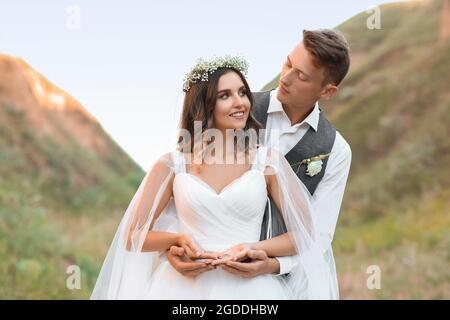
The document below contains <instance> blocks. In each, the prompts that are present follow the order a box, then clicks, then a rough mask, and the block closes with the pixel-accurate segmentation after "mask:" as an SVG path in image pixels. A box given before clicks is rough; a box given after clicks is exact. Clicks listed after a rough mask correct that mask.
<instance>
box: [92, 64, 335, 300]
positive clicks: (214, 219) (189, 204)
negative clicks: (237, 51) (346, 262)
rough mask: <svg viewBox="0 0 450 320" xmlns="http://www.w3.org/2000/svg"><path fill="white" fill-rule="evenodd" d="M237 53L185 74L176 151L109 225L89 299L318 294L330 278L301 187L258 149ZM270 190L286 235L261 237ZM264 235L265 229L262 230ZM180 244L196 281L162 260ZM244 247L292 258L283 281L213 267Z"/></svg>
mask: <svg viewBox="0 0 450 320" xmlns="http://www.w3.org/2000/svg"><path fill="white" fill-rule="evenodd" d="M246 72H247V63H246V61H245V60H243V59H242V58H240V57H228V56H226V57H223V58H216V59H213V60H211V61H205V60H200V61H199V62H198V63H197V65H196V66H194V68H193V69H192V70H191V71H190V73H188V74H187V76H186V79H185V83H184V91H185V94H186V95H185V99H184V105H183V111H182V116H181V122H180V127H181V128H180V139H179V141H178V148H177V149H176V150H174V151H172V152H170V153H167V154H165V155H163V156H162V157H161V158H160V159H159V160H158V161H157V162H156V163H155V164H154V165H153V166H152V168H151V169H150V170H149V171H148V172H147V174H146V176H145V177H144V179H143V181H142V183H141V185H140V186H139V188H138V190H137V192H136V194H135V195H134V197H133V199H132V200H131V203H130V204H129V206H128V208H127V210H126V212H125V214H124V216H123V218H122V221H121V222H120V225H119V227H118V230H117V232H116V235H115V237H114V240H113V242H112V245H111V247H110V249H109V251H108V253H107V256H106V259H105V261H104V263H103V266H102V269H101V272H100V275H99V277H98V279H97V283H96V285H95V288H94V291H93V293H92V296H91V299H327V298H328V297H330V296H331V295H332V294H333V293H332V292H331V290H332V289H331V287H332V286H331V283H332V282H333V281H334V279H332V275H331V274H330V272H329V268H328V266H327V262H326V261H325V259H324V257H323V255H322V253H321V250H320V247H319V245H318V244H317V242H316V233H315V228H314V223H313V219H312V215H313V214H314V213H313V212H312V211H311V206H310V203H309V198H308V196H307V192H308V191H307V189H306V187H305V186H304V185H303V183H302V182H301V181H300V180H299V179H298V178H297V176H296V175H295V173H294V172H293V171H292V169H291V167H290V165H289V163H288V162H287V160H286V159H285V158H284V157H283V155H281V154H280V153H278V152H277V151H276V150H275V149H271V148H267V147H264V146H260V144H258V142H259V139H258V134H259V133H260V131H261V130H262V129H261V126H260V125H259V123H258V122H257V121H256V120H255V119H254V118H253V116H252V114H251V108H252V102H253V99H252V94H251V92H250V89H249V86H248V83H247V81H246V79H245V77H244V75H245V74H246ZM268 196H270V197H271V198H272V199H273V200H274V203H275V204H276V205H277V207H278V209H279V211H280V212H281V213H282V215H283V219H284V221H285V223H286V227H287V232H286V233H284V234H282V235H279V236H276V237H271V236H270V232H268V236H267V239H266V240H263V241H260V240H259V239H260V232H261V223H262V219H263V215H264V210H265V207H266V203H267V200H268ZM269 225H270V223H269ZM269 231H270V230H269ZM173 245H176V246H180V247H183V248H184V250H185V252H186V254H187V256H188V257H189V258H191V259H199V260H200V261H203V262H204V263H205V264H206V265H208V266H209V271H207V272H204V273H202V274H200V275H198V276H197V277H195V278H191V277H185V276H183V275H181V274H180V273H178V272H177V271H176V270H175V269H174V268H173V267H172V266H171V265H170V264H169V262H168V261H167V260H163V259H161V256H162V255H163V254H164V252H165V251H166V250H169V248H170V247H171V246H173ZM250 249H256V250H264V251H265V252H266V253H267V255H268V256H272V257H276V256H294V255H295V257H296V259H298V261H299V263H297V264H296V267H295V268H294V270H292V271H291V272H290V273H289V275H288V276H286V277H276V276H273V275H269V274H264V275H260V276H257V277H253V278H241V277H238V276H235V275H233V274H230V273H228V272H226V271H224V270H222V269H221V266H222V265H223V264H225V263H226V262H227V261H229V260H234V261H244V260H245V259H246V257H247V255H246V254H247V252H248V250H250Z"/></svg>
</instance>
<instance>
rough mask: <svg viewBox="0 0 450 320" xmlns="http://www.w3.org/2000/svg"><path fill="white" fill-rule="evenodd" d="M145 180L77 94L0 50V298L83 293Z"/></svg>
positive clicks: (75, 295) (74, 296)
mask: <svg viewBox="0 0 450 320" xmlns="http://www.w3.org/2000/svg"><path fill="white" fill-rule="evenodd" d="M142 177H143V171H142V169H140V168H139V167H138V166H137V165H136V163H134V161H132V160H131V159H130V157H129V156H128V155H126V154H125V153H124V152H123V150H121V148H120V147H119V146H118V145H117V144H116V143H115V142H114V141H113V140H112V139H111V138H110V137H109V136H108V135H107V134H106V132H105V131H104V130H103V129H102V127H101V126H100V125H99V124H98V122H97V121H96V120H95V118H94V117H93V116H92V115H90V114H89V113H88V112H87V111H86V110H85V109H84V108H83V107H82V106H81V105H80V104H79V103H78V102H77V101H76V100H75V99H73V98H72V97H70V96H69V95H68V94H67V93H65V92H64V91H62V90H61V89H59V88H57V87H55V86H54V85H53V84H51V83H50V82H49V81H48V80H47V79H45V78H44V77H43V76H42V75H40V74H39V73H37V72H36V71H35V70H33V69H32V68H31V67H30V66H29V65H27V64H26V63H25V62H24V61H22V60H20V59H18V58H14V57H10V56H5V55H0V274H1V276H0V298H3V299H5V298H6V299H11V298H87V297H89V294H90V290H91V289H92V286H93V283H94V281H95V277H96V276H97V272H98V270H99V267H100V262H101V260H102V259H103V257H104V255H105V252H106V251H105V250H106V245H107V243H108V242H110V239H111V236H112V232H113V230H114V229H115V228H116V226H117V222H118V219H119V218H120V216H121V215H122V214H123V212H124V210H125V209H126V206H127V205H128V203H129V201H130V199H131V196H132V194H134V192H135V189H136V188H137V184H138V183H139V182H140V180H141V179H142ZM72 264H76V265H79V266H80V268H81V270H82V276H81V280H82V287H81V290H68V289H67V288H66V278H67V276H68V275H67V274H66V268H67V266H69V265H72Z"/></svg>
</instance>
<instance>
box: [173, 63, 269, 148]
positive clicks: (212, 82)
mask: <svg viewBox="0 0 450 320" xmlns="http://www.w3.org/2000/svg"><path fill="white" fill-rule="evenodd" d="M229 72H235V73H236V74H237V75H238V76H239V77H240V78H241V80H242V82H243V83H244V86H245V89H246V94H247V97H248V99H249V101H250V113H249V117H248V119H247V122H246V124H245V127H244V128H243V130H248V129H254V130H256V133H258V131H259V129H261V128H262V126H261V124H260V123H259V122H258V121H257V120H256V119H255V117H254V116H253V115H252V107H253V95H252V92H251V91H250V87H249V85H248V83H247V80H246V79H245V77H244V75H243V74H242V73H241V72H240V71H239V70H237V69H234V68H220V69H218V70H217V71H215V72H214V73H213V74H211V75H209V79H208V81H199V82H197V83H194V84H191V86H190V88H189V90H188V91H187V92H186V96H185V98H184V103H183V111H182V113H181V120H180V129H185V130H187V131H189V134H190V137H191V141H190V143H189V144H190V146H188V148H186V145H185V144H186V143H187V142H186V141H182V140H183V139H182V137H183V135H182V134H181V133H180V137H179V139H178V149H179V150H181V151H183V152H186V151H188V152H192V150H193V148H194V121H201V124H202V132H204V131H205V130H207V129H213V128H215V126H214V107H215V105H216V100H217V87H218V83H219V79H220V77H221V76H223V75H224V74H227V73H229ZM182 143H183V145H182ZM187 149H189V150H187Z"/></svg>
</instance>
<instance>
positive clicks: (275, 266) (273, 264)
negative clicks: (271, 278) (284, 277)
mask: <svg viewBox="0 0 450 320" xmlns="http://www.w3.org/2000/svg"><path fill="white" fill-rule="evenodd" d="M247 257H248V258H249V259H251V260H250V262H238V261H227V262H226V263H225V264H219V265H218V267H219V268H222V269H223V270H225V271H227V272H229V273H231V274H234V275H237V276H240V277H243V278H253V277H256V276H259V275H262V274H278V273H279V272H280V263H279V262H278V260H277V259H275V258H269V257H268V256H267V254H266V252H265V251H264V250H249V251H248V252H247Z"/></svg>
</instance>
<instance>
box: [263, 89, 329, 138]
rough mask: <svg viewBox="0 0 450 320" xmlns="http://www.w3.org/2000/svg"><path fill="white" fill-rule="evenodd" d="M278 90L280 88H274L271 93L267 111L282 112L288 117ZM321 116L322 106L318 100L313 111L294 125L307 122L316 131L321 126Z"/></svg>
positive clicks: (297, 125)
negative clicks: (278, 96)
mask: <svg viewBox="0 0 450 320" xmlns="http://www.w3.org/2000/svg"><path fill="white" fill-rule="evenodd" d="M277 92H278V88H276V89H275V90H272V92H271V94H270V102H269V108H268V109H267V113H268V114H269V113H274V112H281V113H283V114H284V115H285V116H286V117H287V114H286V112H284V109H283V105H282V104H281V102H280V100H278V98H277ZM319 116H320V108H319V102H316V104H315V106H314V109H313V110H312V111H311V113H310V114H309V115H308V116H307V117H306V118H305V120H303V121H302V122H300V123H296V124H294V125H293V126H292V127H299V126H301V125H302V124H303V123H307V124H309V125H310V127H312V128H313V129H314V131H317V127H318V126H319Z"/></svg>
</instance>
